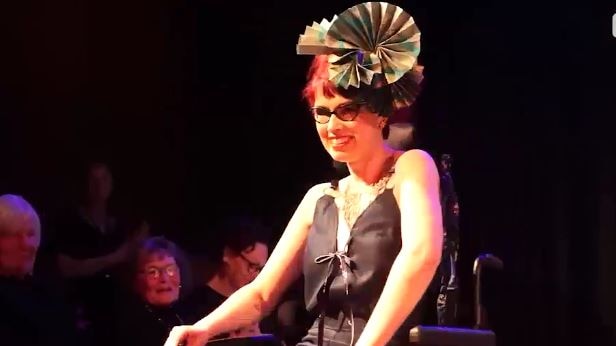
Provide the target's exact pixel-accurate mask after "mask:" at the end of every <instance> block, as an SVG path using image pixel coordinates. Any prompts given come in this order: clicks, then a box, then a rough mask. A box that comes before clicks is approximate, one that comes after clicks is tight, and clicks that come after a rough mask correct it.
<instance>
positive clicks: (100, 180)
mask: <svg viewBox="0 0 616 346" xmlns="http://www.w3.org/2000/svg"><path fill="white" fill-rule="evenodd" d="M112 189H113V179H112V176H111V171H110V170H109V167H107V166H106V165H105V164H102V163H100V164H94V165H93V166H92V167H90V171H89V173H88V200H89V201H90V202H91V203H104V202H106V201H107V200H108V199H109V197H110V196H111V190H112Z"/></svg>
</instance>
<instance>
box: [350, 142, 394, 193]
mask: <svg viewBox="0 0 616 346" xmlns="http://www.w3.org/2000/svg"><path fill="white" fill-rule="evenodd" d="M393 153H394V150H393V149H391V148H388V147H387V146H385V145H383V146H381V147H379V149H378V150H376V151H375V152H374V153H373V154H372V155H371V156H370V157H368V158H366V159H364V160H358V161H354V162H349V163H347V166H348V167H349V172H350V173H351V175H352V176H354V177H355V178H357V179H359V180H361V181H362V182H364V183H366V184H374V183H376V182H377V181H379V179H381V177H382V176H383V173H384V172H385V171H386V170H387V169H389V167H386V165H387V164H388V162H389V158H390V157H391V156H392V155H393Z"/></svg>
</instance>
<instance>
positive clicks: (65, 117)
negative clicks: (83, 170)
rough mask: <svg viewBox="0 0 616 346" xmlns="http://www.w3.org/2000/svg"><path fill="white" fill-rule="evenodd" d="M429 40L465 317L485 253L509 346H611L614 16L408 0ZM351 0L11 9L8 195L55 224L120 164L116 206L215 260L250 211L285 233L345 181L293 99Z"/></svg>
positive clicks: (430, 122) (433, 107) (31, 4)
mask: <svg viewBox="0 0 616 346" xmlns="http://www.w3.org/2000/svg"><path fill="white" fill-rule="evenodd" d="M396 3H397V4H400V5H403V6H404V7H405V8H407V9H408V10H409V11H410V12H411V13H412V14H413V16H414V17H415V19H416V21H417V22H418V25H419V27H420V29H421V30H422V37H423V41H422V55H421V62H422V63H423V64H424V65H425V66H426V70H425V73H426V86H425V92H424V93H423V94H422V96H421V98H420V100H419V101H418V104H417V111H416V117H415V118H414V119H413V120H414V121H415V123H416V126H417V139H416V146H417V147H419V148H422V149H425V150H428V151H429V152H430V153H432V154H434V155H435V156H436V155H439V154H441V153H445V152H446V153H450V154H452V155H453V157H454V168H453V171H454V177H455V182H456V185H457V189H458V193H459V195H460V199H461V217H462V220H461V222H462V231H463V240H462V263H461V264H462V265H463V268H464V270H463V288H464V290H463V291H464V300H465V305H464V307H463V315H464V323H465V324H467V325H470V324H471V323H472V321H471V318H472V316H471V310H470V307H471V305H470V303H471V298H470V297H471V295H470V292H471V288H472V287H471V284H470V279H471V275H470V269H471V264H472V260H473V258H474V257H475V256H476V255H477V254H479V253H481V252H492V253H494V254H496V255H498V256H500V257H501V258H502V259H503V260H504V262H505V270H504V271H503V272H502V273H500V274H498V275H496V274H494V275H492V276H493V279H494V280H491V282H490V285H489V289H490V291H489V292H488V293H489V294H488V296H489V297H488V298H489V300H488V313H489V316H490V320H491V322H492V324H493V327H494V329H495V330H496V331H497V334H498V337H499V344H500V345H516V346H518V345H578V344H588V345H591V344H592V345H608V344H614V342H615V339H614V335H613V334H614V328H615V326H616V299H615V298H614V295H613V292H614V291H616V282H615V279H614V275H613V267H614V263H616V258H615V257H616V255H615V253H616V251H615V250H616V249H615V245H614V244H615V243H616V235H615V232H616V220H615V217H614V215H615V214H616V201H615V186H614V181H615V180H616V179H615V177H616V172H615V167H614V164H615V157H616V153H615V152H614V148H615V147H616V146H615V145H614V140H613V138H614V131H613V127H612V126H611V124H613V117H614V115H615V114H616V105H615V102H616V101H615V99H616V98H615V97H614V96H615V95H616V88H615V87H614V83H615V81H616V73H615V70H616V67H615V65H614V61H616V55H615V49H616V38H613V37H612V36H611V30H612V29H611V27H610V24H611V23H610V21H611V17H612V14H613V13H614V12H616V7H615V6H614V5H611V6H608V5H607V4H601V3H598V2H597V3H594V4H593V3H591V2H577V3H572V4H565V3H563V2H556V1H549V2H537V1H530V0H525V1H516V2H502V1H490V0H479V1H475V2H471V3H469V2H440V1H408V2H396ZM353 4H354V3H353V2H350V1H311V2H307V1H300V2H284V3H282V2H281V3H278V4H276V3H263V2H260V3H248V4H245V5H241V4H240V3H239V2H233V1H216V0H213V1H209V0H207V1H206V0H203V1H194V0H183V1H181V0H154V1H144V0H136V1H120V0H108V1H77V0H55V1H11V2H8V1H4V2H2V4H0V13H1V14H2V16H1V21H0V22H1V23H2V24H0V25H2V27H1V28H2V30H0V32H2V34H1V35H2V36H0V37H2V41H1V42H2V48H1V49H0V52H1V54H0V56H1V58H0V62H1V63H0V117H1V118H0V119H1V123H0V145H1V151H0V153H2V160H1V161H0V162H1V163H0V193H8V192H10V193H19V194H23V195H24V196H26V197H27V198H29V199H30V200H32V201H33V202H34V203H35V205H36V206H37V208H38V209H39V210H40V211H41V213H42V214H43V215H44V216H45V217H46V218H47V217H51V216H52V215H53V214H54V213H55V212H57V211H58V210H59V209H60V208H62V207H64V206H66V205H68V204H69V203H70V201H71V199H72V194H73V192H74V190H75V188H76V187H75V183H74V182H75V181H76V180H75V179H76V172H77V169H78V167H79V163H80V162H81V161H82V160H86V159H88V158H92V157H95V158H103V159H105V160H108V161H109V162H110V163H111V165H112V169H113V172H114V175H115V179H116V191H115V194H114V202H115V203H116V204H117V205H118V206H119V207H121V208H123V209H124V210H128V211H131V212H133V213H136V214H138V215H145V216H146V217H147V218H148V219H149V220H150V222H151V223H152V227H153V231H154V232H156V233H163V234H166V235H168V236H169V237H171V238H172V239H175V240H177V241H178V242H180V243H181V244H182V245H183V246H184V247H185V248H186V249H187V250H188V251H190V252H193V253H206V252H208V251H211V247H212V244H216V242H215V240H216V239H217V237H218V235H217V234H216V227H215V226H216V224H217V223H218V222H220V221H221V220H222V219H224V218H225V217H230V216H232V215H233V214H235V213H236V212H238V211H245V212H252V213H255V214H257V215H259V216H261V217H262V218H264V219H265V221H266V222H267V223H268V224H269V225H271V227H272V228H273V229H274V235H275V237H274V238H276V237H277V236H278V235H279V234H280V232H281V230H282V229H283V227H284V225H285V224H286V221H287V219H288V218H289V217H290V215H291V213H292V212H293V210H294V208H295V205H296V204H297V203H298V202H299V200H300V199H301V197H302V195H303V193H304V192H305V190H306V189H307V188H308V187H309V186H311V185H312V184H314V183H317V182H321V181H324V180H327V179H329V178H330V177H331V176H332V175H333V173H334V172H333V170H332V168H331V163H330V161H329V158H328V157H327V155H326V153H325V152H324V151H323V150H322V148H321V147H320V144H319V142H318V140H317V137H316V134H315V133H314V128H313V124H312V122H311V120H310V118H309V117H308V114H307V112H306V106H305V104H304V103H303V102H302V101H301V99H300V90H301V87H302V85H303V82H304V76H305V70H306V67H307V66H308V63H309V58H308V57H302V56H296V55H295V43H296V41H297V37H298V35H299V34H300V33H302V32H303V30H304V26H305V25H309V24H310V23H311V22H312V21H319V20H320V19H321V18H322V17H324V16H326V17H328V18H330V17H331V15H332V14H334V13H336V12H340V11H342V10H344V9H345V8H347V7H348V6H351V5H353Z"/></svg>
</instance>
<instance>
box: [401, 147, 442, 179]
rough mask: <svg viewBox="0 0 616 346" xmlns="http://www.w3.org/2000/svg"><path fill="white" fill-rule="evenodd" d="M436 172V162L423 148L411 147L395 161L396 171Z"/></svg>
mask: <svg viewBox="0 0 616 346" xmlns="http://www.w3.org/2000/svg"><path fill="white" fill-rule="evenodd" d="M421 171H427V172H426V173H437V168H436V163H435V162H434V159H433V158H432V156H431V155H430V154H429V153H427V152H426V151H424V150H421V149H412V150H408V151H405V152H404V153H402V154H401V155H400V157H399V158H398V160H397V161H396V172H401V173H410V172H415V173H416V174H417V173H420V172H421Z"/></svg>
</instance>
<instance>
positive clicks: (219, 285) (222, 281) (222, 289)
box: [207, 273, 236, 297]
mask: <svg viewBox="0 0 616 346" xmlns="http://www.w3.org/2000/svg"><path fill="white" fill-rule="evenodd" d="M207 285H208V286H210V288H212V289H213V290H214V291H216V292H218V293H220V294H222V295H223V296H225V297H229V296H230V295H231V294H233V292H235V291H236V289H235V288H234V287H233V286H232V285H231V283H230V282H229V280H227V279H226V277H225V276H224V275H222V274H221V273H216V274H215V275H214V277H212V278H211V279H210V281H208V283H207Z"/></svg>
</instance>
